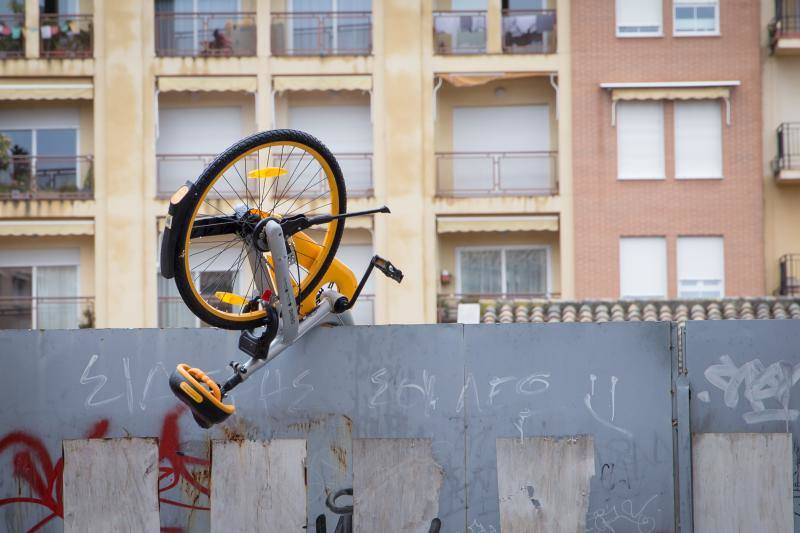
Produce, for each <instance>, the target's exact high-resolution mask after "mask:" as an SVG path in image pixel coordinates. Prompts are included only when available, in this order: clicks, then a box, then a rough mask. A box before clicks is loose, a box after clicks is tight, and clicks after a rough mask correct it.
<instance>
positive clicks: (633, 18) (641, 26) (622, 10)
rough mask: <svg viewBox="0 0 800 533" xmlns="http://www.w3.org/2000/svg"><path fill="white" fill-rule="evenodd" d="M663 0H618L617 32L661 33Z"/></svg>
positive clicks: (635, 33)
mask: <svg viewBox="0 0 800 533" xmlns="http://www.w3.org/2000/svg"><path fill="white" fill-rule="evenodd" d="M661 11H662V9H661V0H617V33H618V34H619V35H637V34H654V33H661Z"/></svg>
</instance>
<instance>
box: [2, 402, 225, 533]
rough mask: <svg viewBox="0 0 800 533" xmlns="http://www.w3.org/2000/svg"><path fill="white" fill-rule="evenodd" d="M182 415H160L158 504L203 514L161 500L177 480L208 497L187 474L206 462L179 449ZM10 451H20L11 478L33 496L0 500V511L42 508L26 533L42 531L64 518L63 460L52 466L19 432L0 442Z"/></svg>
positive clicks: (101, 433) (102, 424) (35, 441)
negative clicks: (43, 512) (23, 505)
mask: <svg viewBox="0 0 800 533" xmlns="http://www.w3.org/2000/svg"><path fill="white" fill-rule="evenodd" d="M184 411H186V407H185V406H183V405H179V406H176V407H175V408H173V409H171V410H170V411H168V412H167V414H166V415H164V421H163V423H162V426H161V437H160V439H159V446H158V455H159V464H160V465H161V466H159V477H158V481H159V487H158V492H159V501H160V502H161V503H164V504H167V505H175V506H178V507H184V508H188V509H197V510H203V511H207V510H208V509H209V507H203V506H199V505H195V504H186V503H182V502H179V501H175V500H172V499H169V498H166V497H164V496H161V493H163V492H166V491H168V490H170V489H172V488H173V487H175V486H176V485H178V483H180V481H181V480H185V481H186V482H187V483H188V484H189V485H190V486H191V487H193V488H194V489H196V490H197V491H198V492H199V493H200V494H204V495H206V496H208V495H209V490H208V486H207V485H203V484H202V483H200V481H199V480H198V479H197V478H196V477H195V475H194V474H193V473H192V472H191V467H192V466H200V467H205V468H208V467H210V462H209V461H208V460H206V459H203V458H201V457H193V456H190V455H186V454H185V453H183V452H181V451H180V449H179V445H180V440H181V439H180V429H179V427H178V419H179V418H180V416H181V415H182V414H183V412H184ZM109 426H110V423H109V421H108V419H102V420H100V421H98V422H97V423H95V424H94V425H93V426H92V428H91V429H90V430H89V431H88V432H87V433H86V438H89V439H97V438H102V437H105V436H106V433H107V432H108V429H109ZM12 447H17V448H20V450H19V451H17V452H16V453H15V454H14V455H13V457H12V464H13V472H14V477H15V478H18V479H20V480H22V481H24V482H25V483H27V484H28V486H29V487H30V489H31V492H32V494H33V496H30V497H22V496H19V497H13V498H2V499H0V507H2V506H3V505H8V504H11V503H34V504H38V505H42V506H44V507H46V508H47V509H48V510H49V511H50V514H48V515H47V516H46V517H45V518H43V519H42V520H40V521H39V522H37V523H36V524H34V525H33V527H31V528H30V529H29V530H28V532H29V533H31V532H33V531H37V530H38V529H41V528H42V527H44V525H45V524H47V523H48V522H50V521H51V520H52V519H53V518H56V517H60V518H63V517H64V503H63V500H62V486H63V472H64V458H63V457H61V458H59V459H58V461H57V462H56V463H55V464H53V461H52V459H51V458H50V455H49V454H48V453H47V448H46V447H45V445H44V443H43V442H42V440H41V439H39V438H38V437H36V436H33V435H30V434H28V433H25V432H23V431H14V432H11V433H8V434H7V435H6V436H5V437H3V438H2V439H1V440H0V454H2V453H3V452H4V451H5V450H7V449H9V448H12Z"/></svg>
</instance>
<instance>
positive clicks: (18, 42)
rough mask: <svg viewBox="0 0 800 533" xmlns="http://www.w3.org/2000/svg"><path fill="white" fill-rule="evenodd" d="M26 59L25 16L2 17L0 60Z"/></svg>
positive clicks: (0, 16)
mask: <svg viewBox="0 0 800 533" xmlns="http://www.w3.org/2000/svg"><path fill="white" fill-rule="evenodd" d="M18 57H25V15H24V14H21V13H20V14H15V15H0V59H14V58H18Z"/></svg>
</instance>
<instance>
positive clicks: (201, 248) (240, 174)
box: [183, 141, 341, 322]
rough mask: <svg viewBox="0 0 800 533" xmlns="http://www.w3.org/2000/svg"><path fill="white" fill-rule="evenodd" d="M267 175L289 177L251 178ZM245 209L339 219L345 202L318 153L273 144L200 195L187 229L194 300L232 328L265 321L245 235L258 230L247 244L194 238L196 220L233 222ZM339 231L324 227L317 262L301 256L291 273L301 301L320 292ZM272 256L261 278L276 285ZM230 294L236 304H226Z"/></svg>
mask: <svg viewBox="0 0 800 533" xmlns="http://www.w3.org/2000/svg"><path fill="white" fill-rule="evenodd" d="M265 168H266V169H275V168H277V169H284V170H285V172H284V173H281V174H280V175H279V176H273V175H271V174H273V173H272V172H269V171H268V172H264V173H263V174H266V175H268V176H267V177H251V175H252V172H253V171H254V170H259V169H265ZM240 206H244V208H245V211H246V212H248V213H252V214H254V215H257V216H258V217H259V218H263V217H265V216H273V217H275V218H283V217H285V216H289V215H293V214H298V213H304V214H322V213H332V214H339V213H340V212H341V211H340V206H341V199H340V198H339V189H338V187H337V184H336V177H335V175H334V173H333V170H332V169H331V167H330V165H329V164H328V162H327V161H326V160H325V159H324V158H323V157H322V155H321V154H320V153H319V152H318V151H316V150H315V149H313V148H312V147H310V146H308V145H306V144H303V143H300V142H295V141H275V142H270V143H264V144H261V145H258V146H256V147H254V148H251V149H250V150H248V151H247V152H245V153H243V154H240V155H239V156H237V157H236V159H234V160H233V161H231V162H230V163H228V164H227V165H226V166H225V167H224V168H223V169H222V170H221V171H220V172H218V173H217V175H216V176H215V177H214V178H213V179H212V180H211V182H210V183H209V185H207V186H206V187H205V189H204V190H203V191H202V192H201V194H200V197H199V198H198V200H197V203H196V205H195V208H194V211H193V212H192V216H191V218H190V222H189V224H188V225H187V228H186V234H185V240H184V242H185V246H184V249H183V259H184V269H185V272H186V274H187V275H188V276H189V279H188V280H187V281H188V285H189V287H190V288H191V291H192V293H193V296H194V299H195V300H196V301H197V302H198V303H199V304H200V305H201V306H203V308H205V310H206V311H208V312H209V313H211V314H213V315H214V316H216V317H218V318H220V319H223V320H226V321H233V322H247V321H252V320H258V319H261V318H263V317H264V316H265V315H266V311H265V310H264V309H263V308H260V307H258V306H256V307H255V309H252V306H253V303H252V302H253V301H254V298H256V297H257V296H259V295H261V291H260V290H258V287H257V283H256V280H255V276H254V275H253V269H252V268H251V267H250V261H249V260H248V257H247V250H248V247H249V245H248V243H247V232H248V228H249V229H250V230H251V229H252V227H249V225H248V224H243V225H242V230H243V233H244V236H242V235H239V234H234V235H225V236H221V237H212V238H209V237H201V238H192V237H191V236H192V230H193V228H194V227H195V223H196V222H197V221H198V220H202V219H203V218H208V217H217V218H220V217H223V216H227V217H233V216H234V213H235V210H236V208H239V209H240V211H241V207H240ZM253 211H256V212H253ZM339 224H340V222H339V221H333V222H330V223H328V224H325V225H321V226H319V227H318V229H319V230H321V231H322V232H323V234H322V236H321V237H320V238H319V239H318V240H317V241H315V242H316V244H318V245H319V246H320V250H319V253H318V255H317V256H316V258H314V259H313V260H312V259H309V258H308V257H302V256H300V255H299V252H297V254H298V256H297V259H299V260H298V261H295V264H293V265H292V268H291V269H290V270H291V274H292V281H293V285H294V288H295V296H296V297H297V296H298V295H302V297H303V298H304V297H306V296H307V294H308V292H309V291H310V290H311V289H313V288H314V287H313V286H312V282H313V283H314V284H316V283H318V280H317V278H318V277H319V274H320V270H321V269H322V266H323V265H324V264H325V261H326V258H327V257H328V255H329V254H330V251H331V249H332V247H333V243H334V240H335V237H336V233H337V229H338V226H339ZM295 239H308V236H307V235H305V234H302V233H301V234H297V235H294V236H292V237H290V238H289V241H290V243H292V244H293V242H294V240H295ZM294 248H295V247H294V246H292V249H293V250H294ZM270 255H271V254H269V253H265V254H262V256H263V257H264V258H265V263H263V266H262V268H263V270H259V269H258V268H257V269H256V274H262V273H263V274H265V275H267V276H269V279H270V280H271V281H272V282H273V285H274V279H275V278H274V272H272V267H271V264H270V262H271V258H270ZM301 263H304V266H301ZM220 293H221V294H222V296H220ZM229 294H230V295H232V296H231V297H228V296H227V295H229ZM236 297H238V298H236ZM274 297H275V296H274V295H273V298H274ZM242 298H243V299H244V300H242ZM299 299H301V298H299Z"/></svg>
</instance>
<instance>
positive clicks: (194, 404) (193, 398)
mask: <svg viewBox="0 0 800 533" xmlns="http://www.w3.org/2000/svg"><path fill="white" fill-rule="evenodd" d="M169 387H170V388H171V389H172V392H173V393H174V394H175V396H177V397H178V399H180V400H181V401H182V402H183V403H185V404H186V405H188V406H189V409H191V410H192V415H193V416H194V419H195V421H197V423H198V424H199V425H200V426H202V427H204V428H210V427H211V426H213V425H214V424H219V423H220V422H223V421H224V420H225V419H226V418H228V417H229V416H231V415H232V414H233V412H234V411H235V410H236V408H235V407H234V406H233V405H228V404H225V403H223V402H222V393H221V391H220V389H219V385H217V384H216V383H215V382H214V380H213V379H211V378H210V377H208V376H207V375H206V374H205V372H203V371H202V370H200V369H199V368H191V367H189V365H187V364H185V363H181V364H179V365H178V367H177V368H176V369H175V371H174V372H173V373H172V375H171V376H170V377H169Z"/></svg>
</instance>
